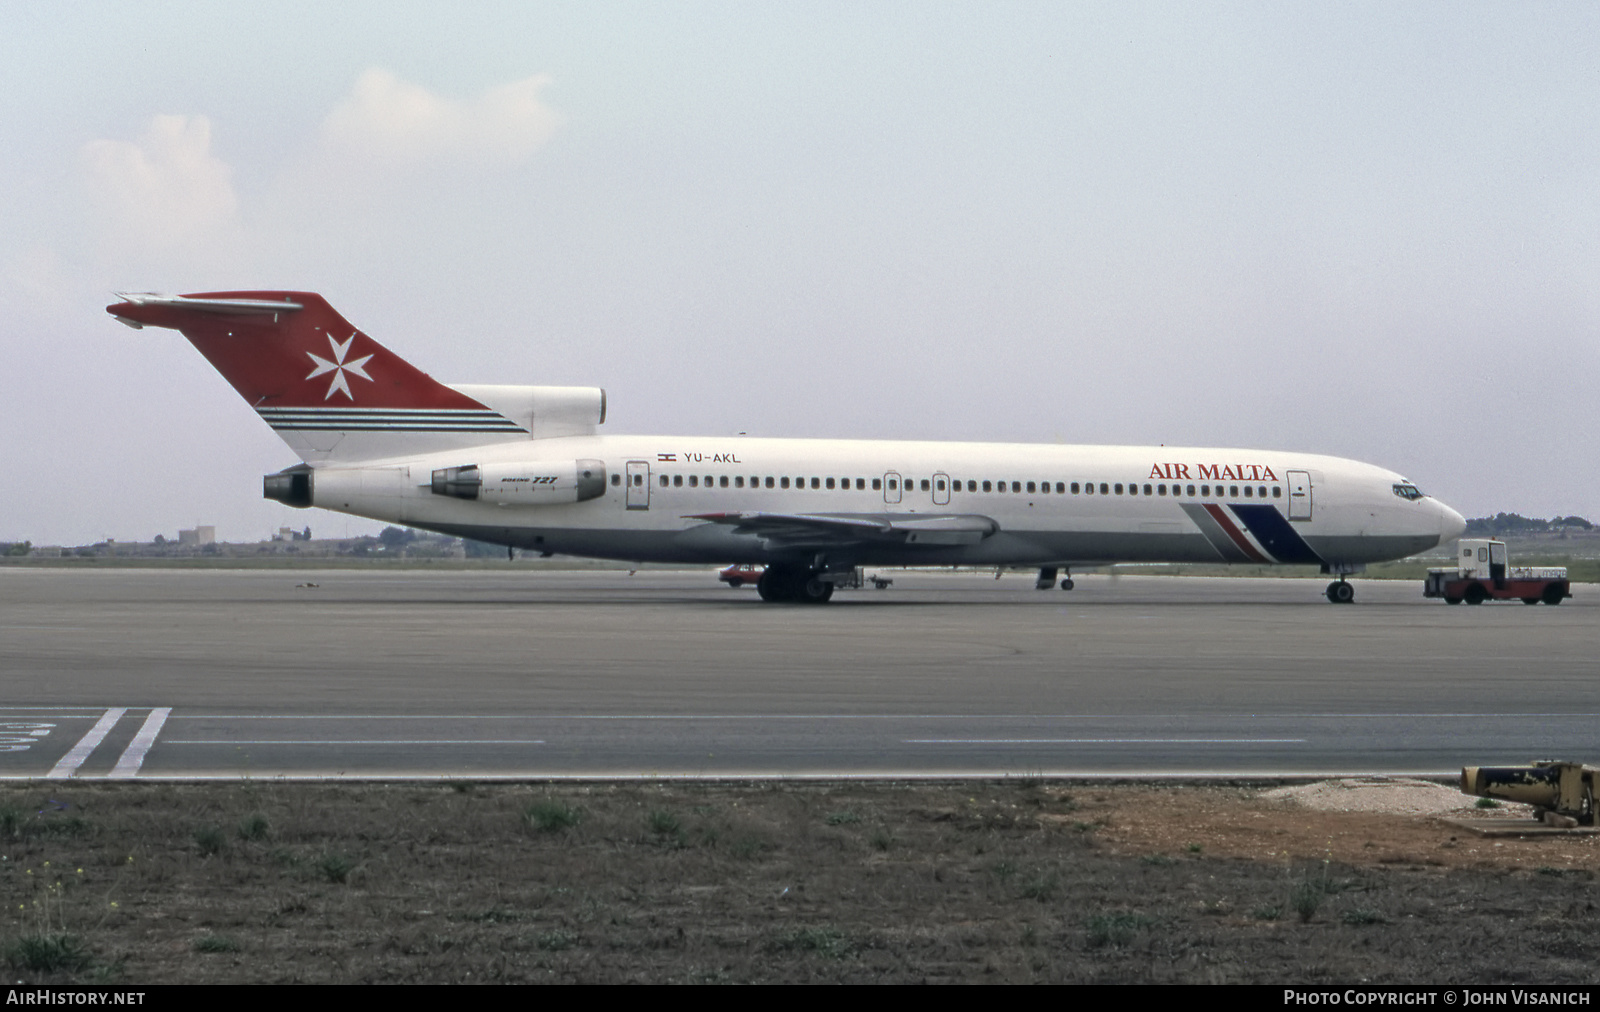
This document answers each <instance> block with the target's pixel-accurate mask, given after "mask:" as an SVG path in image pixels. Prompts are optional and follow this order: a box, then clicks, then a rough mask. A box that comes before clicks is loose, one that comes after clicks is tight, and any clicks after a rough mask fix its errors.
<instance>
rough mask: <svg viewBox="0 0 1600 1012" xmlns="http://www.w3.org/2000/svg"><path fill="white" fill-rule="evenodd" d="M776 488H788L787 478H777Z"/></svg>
mask: <svg viewBox="0 0 1600 1012" xmlns="http://www.w3.org/2000/svg"><path fill="white" fill-rule="evenodd" d="M778 487H779V488H788V487H789V479H788V478H779V479H778Z"/></svg>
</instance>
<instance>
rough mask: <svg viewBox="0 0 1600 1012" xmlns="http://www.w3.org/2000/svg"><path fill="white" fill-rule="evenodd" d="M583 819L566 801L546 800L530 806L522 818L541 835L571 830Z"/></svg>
mask: <svg viewBox="0 0 1600 1012" xmlns="http://www.w3.org/2000/svg"><path fill="white" fill-rule="evenodd" d="M582 817H583V815H582V813H581V812H580V811H579V810H578V809H577V808H574V807H573V806H572V805H569V804H567V803H566V802H564V801H555V800H553V799H550V798H545V799H543V800H541V801H535V802H534V803H533V804H531V805H529V806H528V810H527V811H526V812H524V813H523V815H522V818H523V821H525V822H526V823H527V824H528V825H529V826H532V827H533V828H534V829H537V830H538V831H539V832H541V833H556V832H560V831H561V830H563V829H571V828H572V827H573V826H576V825H577V824H578V820H579V819H581V818H582Z"/></svg>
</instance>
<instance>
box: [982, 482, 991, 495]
mask: <svg viewBox="0 0 1600 1012" xmlns="http://www.w3.org/2000/svg"><path fill="white" fill-rule="evenodd" d="M983 490H984V491H985V492H991V491H993V488H992V487H991V486H990V484H989V482H987V481H986V482H984V483H983Z"/></svg>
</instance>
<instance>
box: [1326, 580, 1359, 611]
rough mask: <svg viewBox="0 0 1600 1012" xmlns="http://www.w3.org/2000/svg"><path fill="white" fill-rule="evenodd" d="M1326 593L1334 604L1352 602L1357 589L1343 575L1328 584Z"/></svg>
mask: <svg viewBox="0 0 1600 1012" xmlns="http://www.w3.org/2000/svg"><path fill="white" fill-rule="evenodd" d="M1325 593H1326V594H1327V595H1328V600H1330V601H1332V602H1333V603H1334V604H1351V603H1353V602H1354V601H1355V599H1356V589H1355V588H1354V587H1352V586H1350V584H1348V583H1346V582H1345V579H1344V577H1342V576H1341V577H1339V578H1338V579H1337V580H1335V581H1333V582H1332V583H1330V584H1328V589H1327V590H1326V591H1325Z"/></svg>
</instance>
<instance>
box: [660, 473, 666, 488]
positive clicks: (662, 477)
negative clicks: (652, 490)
mask: <svg viewBox="0 0 1600 1012" xmlns="http://www.w3.org/2000/svg"><path fill="white" fill-rule="evenodd" d="M661 487H662V488H666V487H667V476H666V475H662V476H661Z"/></svg>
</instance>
